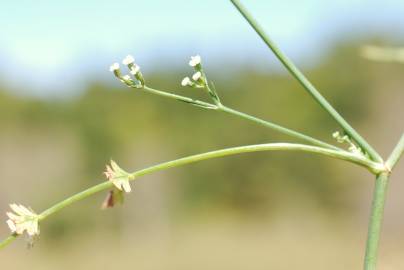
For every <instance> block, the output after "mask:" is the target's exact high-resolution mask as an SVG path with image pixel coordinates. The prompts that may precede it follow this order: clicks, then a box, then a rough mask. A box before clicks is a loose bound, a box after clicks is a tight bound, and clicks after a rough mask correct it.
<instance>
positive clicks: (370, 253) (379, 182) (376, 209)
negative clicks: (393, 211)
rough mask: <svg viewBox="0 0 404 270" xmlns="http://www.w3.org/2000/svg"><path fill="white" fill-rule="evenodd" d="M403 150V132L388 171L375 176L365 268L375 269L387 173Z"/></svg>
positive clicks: (367, 269) (390, 160)
mask: <svg viewBox="0 0 404 270" xmlns="http://www.w3.org/2000/svg"><path fill="white" fill-rule="evenodd" d="M403 152H404V134H402V135H401V138H400V140H399V142H398V143H397V145H396V147H394V150H393V152H392V153H391V154H390V156H389V158H388V159H387V162H386V167H387V170H389V171H388V172H384V173H381V174H379V175H378V176H377V177H376V183H375V188H374V193H373V202H372V212H371V215H370V221H369V229H368V239H367V242H366V255H365V263H364V269H365V270H376V265H377V254H378V249H379V242H380V234H381V230H382V223H383V212H384V205H385V201H386V195H387V188H388V183H389V177H390V175H389V173H390V172H391V170H392V169H393V168H394V166H395V165H396V164H397V163H398V161H399V159H400V157H401V156H402V154H403Z"/></svg>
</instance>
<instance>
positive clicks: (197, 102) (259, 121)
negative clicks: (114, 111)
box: [142, 86, 343, 151]
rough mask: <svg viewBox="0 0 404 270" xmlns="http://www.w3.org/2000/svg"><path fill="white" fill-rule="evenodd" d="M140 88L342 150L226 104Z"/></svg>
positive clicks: (312, 142)
mask: <svg viewBox="0 0 404 270" xmlns="http://www.w3.org/2000/svg"><path fill="white" fill-rule="evenodd" d="M142 89H143V90H145V91H146V92H149V93H152V94H156V95H159V96H163V97H168V98H171V99H175V100H180V101H183V102H186V103H191V104H193V105H196V106H199V107H203V108H208V109H214V110H218V111H222V112H225V113H228V114H232V115H235V116H239V117H241V118H244V119H247V120H249V121H252V122H254V123H257V124H260V125H262V126H264V127H267V128H270V129H272V130H276V131H278V132H280V133H283V134H286V135H288V136H291V137H294V138H297V139H300V140H302V141H306V142H308V143H311V144H313V145H317V146H321V147H325V148H328V149H333V150H340V151H343V150H342V149H341V148H339V147H336V146H334V145H331V144H328V143H326V142H323V141H320V140H318V139H315V138H313V137H310V136H307V135H305V134H303V133H300V132H298V131H294V130H292V129H288V128H285V127H283V126H280V125H277V124H275V123H272V122H268V121H265V120H263V119H260V118H257V117H254V116H251V115H248V114H246V113H243V112H239V111H236V110H234V109H231V108H229V107H226V106H224V105H222V104H218V105H215V104H211V103H207V102H204V101H200V100H195V99H191V98H188V97H184V96H180V95H176V94H172V93H169V92H165V91H161V90H157V89H153V88H151V87H147V86H144V87H143V88H142Z"/></svg>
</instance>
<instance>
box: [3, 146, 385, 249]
mask: <svg viewBox="0 0 404 270" xmlns="http://www.w3.org/2000/svg"><path fill="white" fill-rule="evenodd" d="M260 151H303V152H309V153H317V154H322V155H325V156H329V157H332V158H336V159H341V160H345V161H349V162H352V163H355V164H357V165H360V166H363V167H365V168H367V169H369V170H370V171H371V172H373V173H379V172H380V170H382V169H383V167H381V166H380V164H378V163H375V162H373V161H371V160H369V159H367V158H364V157H361V156H357V155H354V154H352V153H350V152H347V151H340V150H331V149H325V148H322V147H317V146H310V145H304V144H293V143H269V144H257V145H247V146H239V147H232V148H226V149H222V150H216V151H211V152H206V153H202V154H198V155H193V156H188V157H184V158H180V159H176V160H172V161H168V162H164V163H160V164H158V165H155V166H151V167H148V168H145V169H142V170H138V171H136V172H134V173H132V174H131V176H132V177H133V179H132V180H134V179H137V178H138V177H140V176H143V175H146V174H150V173H153V172H157V171H162V170H166V169H169V168H174V167H178V166H182V165H186V164H189V163H194V162H197V161H202V160H207V159H212V158H218V157H224V156H229V155H235V154H241V153H249V152H260ZM112 186H113V184H112V183H111V182H109V181H108V182H103V183H101V184H98V185H95V186H93V187H90V188H88V189H86V190H84V191H82V192H79V193H77V194H75V195H73V196H71V197H69V198H67V199H65V200H63V201H61V202H59V203H57V204H55V205H54V206H52V207H50V208H49V209H47V210H45V211H43V212H42V213H41V214H40V215H39V220H40V221H43V220H44V219H46V218H48V217H49V216H50V215H53V214H55V213H56V212H59V211H60V210H62V209H63V208H65V207H67V206H69V205H71V204H73V203H75V202H77V201H80V200H83V199H85V198H87V197H89V196H91V195H93V194H95V193H98V192H100V191H103V190H106V189H108V188H111V187H112ZM15 238H16V235H11V236H9V237H8V238H6V239H5V240H4V241H3V242H0V249H1V248H4V247H5V246H7V245H8V244H10V243H11V242H12V241H13V240H15Z"/></svg>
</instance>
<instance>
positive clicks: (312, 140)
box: [218, 106, 342, 150]
mask: <svg viewBox="0 0 404 270" xmlns="http://www.w3.org/2000/svg"><path fill="white" fill-rule="evenodd" d="M218 110H220V111H222V112H225V113H229V114H232V115H235V116H239V117H241V118H244V119H247V120H250V121H252V122H255V123H258V124H260V125H262V126H264V127H268V128H270V129H273V130H276V131H278V132H280V133H283V134H286V135H289V136H291V137H294V138H297V139H300V140H302V141H306V142H308V143H311V144H313V145H317V146H321V147H325V148H329V149H333V150H342V149H341V148H338V147H336V146H334V145H331V144H328V143H325V142H323V141H320V140H317V139H315V138H313V137H310V136H307V135H305V134H302V133H300V132H297V131H294V130H291V129H288V128H285V127H283V126H280V125H277V124H274V123H272V122H268V121H265V120H262V119H260V118H257V117H254V116H251V115H249V114H246V113H243V112H239V111H236V110H233V109H231V108H228V107H226V106H221V107H219V109H218Z"/></svg>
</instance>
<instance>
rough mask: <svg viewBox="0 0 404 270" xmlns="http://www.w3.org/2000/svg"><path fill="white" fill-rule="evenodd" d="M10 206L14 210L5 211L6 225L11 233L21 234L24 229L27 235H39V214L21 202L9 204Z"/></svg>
mask: <svg viewBox="0 0 404 270" xmlns="http://www.w3.org/2000/svg"><path fill="white" fill-rule="evenodd" d="M10 208H11V209H12V210H13V211H14V212H15V214H14V213H12V212H7V216H8V218H9V219H8V220H7V225H8V227H9V228H10V230H11V232H12V233H16V234H23V233H24V231H26V232H27V234H28V235H29V236H36V235H39V225H38V220H39V216H38V215H37V214H35V213H34V211H32V210H29V209H28V208H26V207H25V206H23V205H21V204H20V205H17V204H10Z"/></svg>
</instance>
